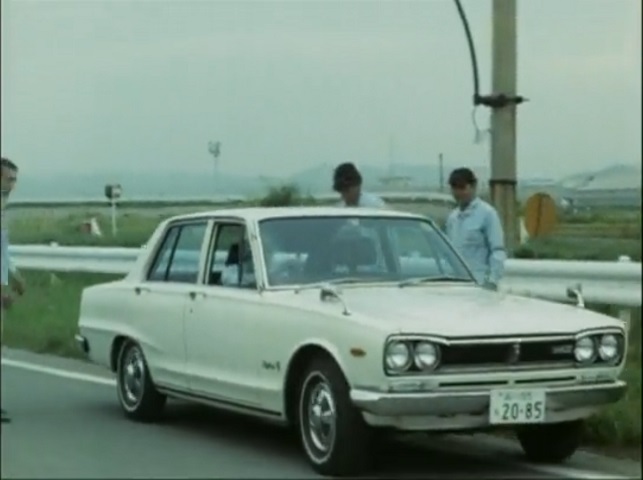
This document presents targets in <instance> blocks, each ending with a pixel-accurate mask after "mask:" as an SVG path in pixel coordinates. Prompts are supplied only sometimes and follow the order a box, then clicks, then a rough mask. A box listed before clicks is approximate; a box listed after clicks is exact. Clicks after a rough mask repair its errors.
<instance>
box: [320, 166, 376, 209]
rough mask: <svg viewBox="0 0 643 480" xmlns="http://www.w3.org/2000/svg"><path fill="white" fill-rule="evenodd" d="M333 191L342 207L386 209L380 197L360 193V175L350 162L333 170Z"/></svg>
mask: <svg viewBox="0 0 643 480" xmlns="http://www.w3.org/2000/svg"><path fill="white" fill-rule="evenodd" d="M333 190H335V191H336V192H337V193H339V194H340V195H341V196H342V201H341V202H340V205H341V206H343V207H364V208H386V203H385V202H384V200H382V199H381V198H380V197H378V196H377V195H373V194H372V193H367V192H364V191H362V175H361V174H360V173H359V170H357V167H356V166H355V165H354V164H352V163H350V162H346V163H342V164H340V165H338V166H337V168H335V173H334V174H333Z"/></svg>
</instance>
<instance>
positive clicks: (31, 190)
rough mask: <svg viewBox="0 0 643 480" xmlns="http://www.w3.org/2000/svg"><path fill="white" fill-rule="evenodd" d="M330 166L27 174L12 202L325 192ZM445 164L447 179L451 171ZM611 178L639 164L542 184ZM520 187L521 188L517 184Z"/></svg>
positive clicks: (425, 185) (426, 186)
mask: <svg viewBox="0 0 643 480" xmlns="http://www.w3.org/2000/svg"><path fill="white" fill-rule="evenodd" d="M357 166H358V168H359V169H360V171H361V172H362V175H363V177H364V185H365V187H366V188H367V189H368V190H371V191H391V190H392V188H391V186H390V185H386V184H385V183H383V182H382V179H383V178H384V177H388V176H389V175H393V176H395V177H407V178H408V184H407V185H406V186H405V188H406V189H408V190H413V191H422V190H432V191H436V190H437V189H438V188H439V186H440V171H439V168H438V166H437V165H434V164H432V165H412V164H403V163H400V164H395V165H393V166H392V168H390V167H388V166H381V167H380V166H376V165H371V164H366V163H364V164H359V163H358V164H357ZM334 167H335V165H334V164H330V163H327V164H320V165H316V166H314V167H311V168H306V169H304V170H301V171H299V172H296V173H295V174H293V175H291V176H289V177H285V178H277V177H271V176H260V175H252V174H249V175H232V174H229V173H226V172H221V174H220V175H219V176H218V178H217V181H216V183H215V182H214V178H213V174H212V171H211V170H209V171H204V172H190V171H183V170H178V171H166V172H156V171H148V172H142V171H132V172H120V173H119V172H108V171H103V172H61V173H51V172H47V174H45V175H42V176H33V175H29V176H27V175H25V176H23V177H21V178H20V183H19V188H18V189H17V190H16V195H15V199H16V200H54V199H56V200H65V199H82V198H87V199H97V198H101V197H102V196H103V188H104V185H105V184H106V183H120V184H121V185H122V186H123V194H124V197H126V198H130V199H141V198H146V199H151V198H154V199H159V200H161V199H171V198H207V197H212V198H214V197H219V196H259V195H262V194H263V193H265V192H266V191H267V190H268V189H269V188H270V187H271V186H276V185H282V184H285V183H293V184H296V185H298V186H299V188H300V189H301V190H302V191H303V192H305V193H311V194H325V193H332V190H331V188H332V173H333V169H334ZM451 168H452V167H451V166H445V169H444V170H445V171H444V175H445V179H444V180H445V182H446V180H447V178H446V177H448V174H449V172H450V170H451ZM472 168H473V170H474V171H475V172H476V175H477V176H478V179H479V181H480V186H481V188H482V189H485V188H486V186H487V185H488V182H489V168H488V167H486V166H474V167H472ZM608 177H609V178H611V179H612V180H610V181H611V182H613V183H615V184H619V182H623V183H622V184H623V185H625V184H629V183H627V182H636V181H638V186H639V188H640V185H641V174H640V167H639V168H638V170H637V169H636V166H623V165H615V166H611V167H607V168H605V169H602V170H600V171H599V172H586V173H580V174H578V175H574V176H570V177H566V178H565V179H563V180H562V181H560V182H549V183H548V184H547V185H543V187H546V188H549V189H553V190H555V191H556V192H558V191H562V190H566V189H568V188H578V187H580V186H582V185H586V184H588V182H589V180H588V179H590V178H593V179H594V180H593V182H596V181H598V180H597V179H602V178H608ZM619 179H621V180H619ZM522 183H523V184H524V185H525V187H522V188H523V191H526V190H529V191H531V190H533V189H535V190H538V189H539V188H541V187H539V182H531V185H528V184H529V183H530V182H529V181H528V179H524V182H522ZM519 190H520V188H519Z"/></svg>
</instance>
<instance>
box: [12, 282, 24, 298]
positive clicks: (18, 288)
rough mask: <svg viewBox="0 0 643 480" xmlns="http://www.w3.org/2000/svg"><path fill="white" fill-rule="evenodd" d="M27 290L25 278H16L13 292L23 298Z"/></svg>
mask: <svg viewBox="0 0 643 480" xmlns="http://www.w3.org/2000/svg"><path fill="white" fill-rule="evenodd" d="M26 290H27V284H26V282H25V281H24V279H23V278H16V279H15V280H14V282H13V291H14V292H16V293H17V294H18V295H20V296H22V295H24V294H25V291H26Z"/></svg>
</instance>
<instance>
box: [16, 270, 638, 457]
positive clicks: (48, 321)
mask: <svg viewBox="0 0 643 480" xmlns="http://www.w3.org/2000/svg"><path fill="white" fill-rule="evenodd" d="M26 277H27V280H28V282H29V291H28V293H27V295H26V296H25V297H24V298H22V299H20V300H19V301H18V302H16V304H15V305H14V307H13V308H12V310H11V311H10V312H9V314H8V315H7V317H6V319H5V321H6V324H5V327H4V336H5V338H4V343H5V345H7V346H8V347H12V348H22V349H26V350H31V351H34V352H39V353H50V354H57V355H61V356H67V357H79V356H80V352H79V351H78V350H77V348H76V345H75V344H74V340H73V336H74V334H75V333H76V325H77V321H78V309H79V305H80V294H81V291H82V289H83V288H84V287H86V286H88V285H92V284H96V283H101V282H107V281H111V280H114V279H115V278H117V277H116V276H113V275H99V274H82V273H66V274H56V275H53V274H50V273H46V272H26ZM623 378H624V379H625V380H626V381H627V382H628V385H629V390H628V392H627V396H626V397H625V398H624V399H623V400H621V401H620V402H619V403H617V404H616V405H613V406H612V407H609V408H607V409H605V410H603V411H602V412H601V413H600V414H599V415H597V416H595V417H593V418H592V419H591V420H590V422H589V424H588V429H587V436H586V443H587V444H588V445H593V446H599V447H606V448H608V451H610V450H613V449H632V448H634V447H636V448H637V450H638V449H640V445H641V310H640V309H639V310H637V311H636V314H635V315H634V318H632V327H631V332H630V342H629V351H628V358H627V366H626V368H625V371H624V373H623Z"/></svg>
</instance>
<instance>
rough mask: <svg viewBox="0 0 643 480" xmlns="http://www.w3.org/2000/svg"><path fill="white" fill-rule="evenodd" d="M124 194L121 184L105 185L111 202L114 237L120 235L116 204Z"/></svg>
mask: <svg viewBox="0 0 643 480" xmlns="http://www.w3.org/2000/svg"><path fill="white" fill-rule="evenodd" d="M122 193H123V188H122V187H121V185H120V184H118V183H117V184H108V185H105V197H107V200H109V204H110V210H111V214H112V215H111V216H112V235H113V236H116V235H117V234H118V227H117V225H116V203H117V201H118V199H119V198H121V195H122Z"/></svg>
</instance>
